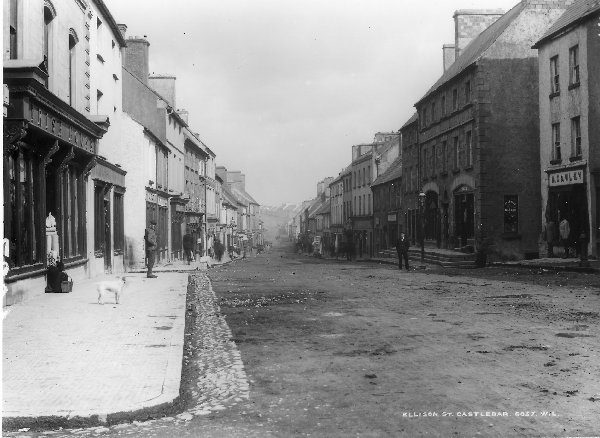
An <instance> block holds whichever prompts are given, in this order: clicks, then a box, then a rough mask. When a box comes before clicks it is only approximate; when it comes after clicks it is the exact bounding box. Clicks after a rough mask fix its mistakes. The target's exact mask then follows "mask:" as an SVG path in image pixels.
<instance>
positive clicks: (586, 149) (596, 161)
mask: <svg viewBox="0 0 600 438" xmlns="http://www.w3.org/2000/svg"><path fill="white" fill-rule="evenodd" d="M599 18H600V1H598V0H577V1H575V3H573V4H572V5H571V6H570V7H569V8H568V9H567V10H566V11H565V13H564V14H563V15H562V16H561V17H560V18H559V19H558V20H556V22H555V23H554V25H552V27H550V29H548V30H547V31H546V33H545V34H544V35H543V36H542V38H541V39H540V40H539V41H538V42H536V44H535V45H534V48H536V49H538V59H539V87H540V92H539V105H540V122H539V123H540V165H541V177H542V178H541V180H542V183H541V194H542V205H541V207H542V215H541V219H542V224H543V225H545V224H546V222H547V221H548V220H552V221H554V222H555V223H557V224H558V223H559V222H560V220H561V219H562V218H565V217H566V218H567V219H568V220H569V222H570V224H571V236H570V240H571V244H572V245H581V243H582V241H585V242H587V245H588V252H589V253H590V254H592V255H593V256H595V257H598V255H600V231H599V230H600V222H599V220H600V219H599V218H600V81H599V80H598V78H599V77H600V37H598V32H599V28H598V23H599ZM544 252H546V249H544ZM573 253H574V252H573Z"/></svg>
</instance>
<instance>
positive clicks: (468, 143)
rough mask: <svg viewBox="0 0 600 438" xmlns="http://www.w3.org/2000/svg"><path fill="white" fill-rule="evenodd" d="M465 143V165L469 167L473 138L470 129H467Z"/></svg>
mask: <svg viewBox="0 0 600 438" xmlns="http://www.w3.org/2000/svg"><path fill="white" fill-rule="evenodd" d="M465 143H466V150H467V167H470V166H472V165H473V139H472V136H471V131H467V134H466V140H465Z"/></svg>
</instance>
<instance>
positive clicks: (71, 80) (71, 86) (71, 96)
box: [69, 33, 102, 106]
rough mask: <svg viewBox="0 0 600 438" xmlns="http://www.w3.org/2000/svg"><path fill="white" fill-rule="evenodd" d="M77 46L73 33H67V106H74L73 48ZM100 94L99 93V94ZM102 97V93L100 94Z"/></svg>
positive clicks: (74, 54)
mask: <svg viewBox="0 0 600 438" xmlns="http://www.w3.org/2000/svg"><path fill="white" fill-rule="evenodd" d="M76 45H77V37H76V36H75V34H74V33H69V105H71V106H73V105H74V104H75V90H76V89H77V86H76V65H77V63H76V59H77V56H76V55H77V53H76V50H75V46H76ZM99 93H100V92H99ZM100 95H102V93H100Z"/></svg>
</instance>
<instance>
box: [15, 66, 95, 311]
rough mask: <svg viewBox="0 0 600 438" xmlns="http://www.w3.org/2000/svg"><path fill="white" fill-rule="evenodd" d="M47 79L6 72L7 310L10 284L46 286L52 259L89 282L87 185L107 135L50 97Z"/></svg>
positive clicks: (31, 70)
mask: <svg viewBox="0 0 600 438" xmlns="http://www.w3.org/2000/svg"><path fill="white" fill-rule="evenodd" d="M46 77H47V75H45V73H44V72H42V71H41V69H40V68H39V67H26V68H25V67H24V68H21V69H14V70H10V71H8V70H6V69H5V71H4V83H5V84H7V86H8V88H9V100H10V105H9V106H8V108H7V112H6V117H5V118H4V126H3V130H4V138H3V166H4V174H3V184H4V236H5V238H7V239H8V241H9V243H8V246H9V254H8V257H7V262H8V264H9V266H10V271H9V273H8V275H7V276H6V277H5V282H6V283H8V284H9V291H8V293H7V296H6V303H7V304H10V303H11V302H14V301H13V300H12V298H11V294H12V290H13V286H14V285H13V286H11V285H10V284H11V283H14V282H17V281H19V280H27V279H31V278H41V281H42V282H43V275H44V274H45V272H46V268H47V266H48V262H49V258H48V253H49V252H51V253H52V257H51V258H52V262H54V261H55V260H56V259H60V260H62V261H63V262H64V264H65V267H66V268H67V270H69V271H70V274H71V275H72V276H75V277H83V276H85V267H86V265H87V262H88V259H87V229H86V201H87V195H86V192H87V190H86V185H87V181H88V177H89V173H90V170H91V168H92V167H93V166H94V164H95V157H96V151H97V142H98V139H99V138H101V137H102V135H103V134H104V132H105V131H104V129H103V128H101V127H99V126H98V125H96V124H95V123H93V122H92V121H90V120H89V119H88V118H87V117H85V116H84V115H82V114H80V113H79V112H77V111H76V110H75V109H74V108H72V107H71V106H69V105H68V104H66V103H65V102H64V101H62V100H61V99H59V98H58V97H56V96H55V95H53V94H52V93H50V92H49V91H48V90H47V89H46V88H45V87H44V85H43V82H44V80H45V78H46ZM75 271H77V272H75ZM35 287H36V288H38V287H39V286H37V285H36V286H35ZM15 289H20V288H18V287H15ZM41 290H42V291H43V287H42V288H41ZM19 293H23V291H22V288H21V291H20V292H19Z"/></svg>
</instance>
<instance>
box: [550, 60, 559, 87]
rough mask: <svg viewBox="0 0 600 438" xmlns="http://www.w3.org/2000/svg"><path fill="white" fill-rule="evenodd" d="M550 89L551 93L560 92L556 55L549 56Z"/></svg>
mask: <svg viewBox="0 0 600 438" xmlns="http://www.w3.org/2000/svg"><path fill="white" fill-rule="evenodd" d="M550 81H551V83H550V90H551V92H552V93H560V83H559V74H558V56H554V57H553V58H550Z"/></svg>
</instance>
